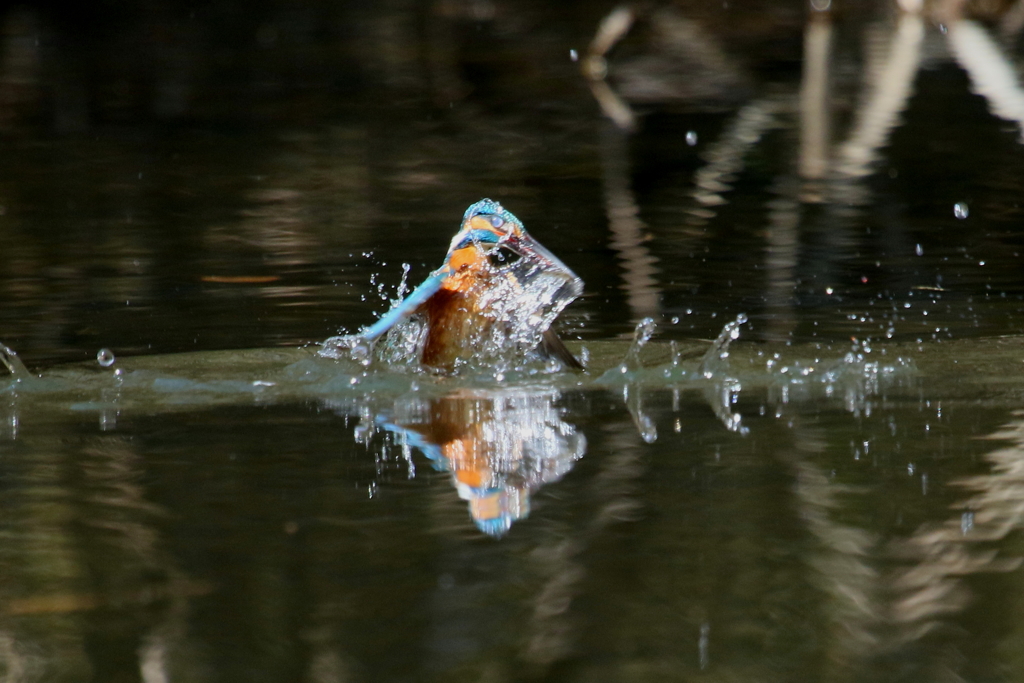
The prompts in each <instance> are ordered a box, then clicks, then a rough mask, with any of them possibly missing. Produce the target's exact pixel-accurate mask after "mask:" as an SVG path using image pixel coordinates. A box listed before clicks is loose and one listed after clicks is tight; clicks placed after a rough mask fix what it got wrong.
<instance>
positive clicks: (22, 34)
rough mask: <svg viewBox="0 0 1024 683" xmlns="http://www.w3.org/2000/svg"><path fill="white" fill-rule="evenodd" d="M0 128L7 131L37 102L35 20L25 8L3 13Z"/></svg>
mask: <svg viewBox="0 0 1024 683" xmlns="http://www.w3.org/2000/svg"><path fill="white" fill-rule="evenodd" d="M0 41H2V44H0V128H9V127H11V126H12V125H13V124H14V123H15V122H16V120H17V117H18V114H19V113H22V110H23V109H29V108H31V107H32V105H34V104H36V102H37V101H38V99H39V76H40V71H41V59H40V57H41V52H42V50H41V48H40V46H39V18H38V16H37V14H36V12H35V11H34V10H31V9H29V8H28V7H21V8H17V7H16V8H14V9H12V10H9V11H8V12H7V18H6V21H4V22H3V26H2V28H0Z"/></svg>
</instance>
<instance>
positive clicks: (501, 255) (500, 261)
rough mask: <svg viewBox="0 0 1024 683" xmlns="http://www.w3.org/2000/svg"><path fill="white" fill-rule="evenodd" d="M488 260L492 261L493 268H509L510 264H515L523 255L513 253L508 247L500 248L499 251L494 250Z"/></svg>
mask: <svg viewBox="0 0 1024 683" xmlns="http://www.w3.org/2000/svg"><path fill="white" fill-rule="evenodd" d="M487 258H489V259H490V260H491V265H492V266H494V267H495V268H500V267H502V266H507V265H508V264H510V263H515V262H516V261H518V260H519V259H520V258H522V254H519V253H517V252H515V251H512V250H511V249H509V248H508V247H498V248H497V249H494V250H492V251H491V253H489V254H488V255H487Z"/></svg>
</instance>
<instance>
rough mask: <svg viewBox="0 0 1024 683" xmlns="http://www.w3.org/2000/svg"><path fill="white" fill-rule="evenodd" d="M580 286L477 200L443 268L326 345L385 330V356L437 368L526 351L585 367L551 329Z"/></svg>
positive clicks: (514, 224)
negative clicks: (374, 317)
mask: <svg viewBox="0 0 1024 683" xmlns="http://www.w3.org/2000/svg"><path fill="white" fill-rule="evenodd" d="M582 292H583V281H582V280H580V278H579V277H578V276H577V275H576V274H575V273H573V272H572V271H571V270H570V269H569V268H568V266H566V265H565V264H564V263H562V262H561V261H560V260H559V259H558V258H557V257H556V256H555V255H554V254H552V253H551V252H550V251H548V250H547V249H545V248H544V247H543V246H542V245H541V244H540V243H539V242H537V241H536V240H535V239H533V238H532V237H531V236H530V235H529V234H528V233H527V232H526V229H525V228H524V227H523V223H522V221H520V220H519V219H518V218H516V217H515V216H514V215H513V214H512V213H511V212H510V211H508V210H507V209H505V208H504V207H502V206H501V204H499V203H498V202H496V201H493V200H491V199H482V200H480V201H478V202H476V203H475V204H473V205H472V206H470V207H469V208H468V209H467V210H466V213H465V214H464V215H463V217H462V225H461V227H460V229H459V231H458V233H457V234H456V235H455V237H454V238H452V241H451V244H450V246H449V248H448V253H447V255H446V256H445V259H444V263H443V264H442V265H441V267H440V268H438V269H437V270H435V271H434V272H432V273H431V274H430V276H429V277H427V279H426V280H425V281H424V282H423V283H422V284H421V285H420V286H419V287H417V288H416V289H414V290H413V291H412V292H411V293H410V294H409V295H408V296H407V297H405V299H403V300H402V301H401V302H399V303H398V304H396V305H395V306H394V307H393V308H392V309H391V310H390V311H388V312H387V313H386V314H385V315H384V316H382V317H381V318H380V319H379V320H378V321H377V322H376V323H374V324H373V325H370V326H369V327H367V328H365V329H364V330H362V331H361V332H360V333H358V334H357V335H354V336H351V337H342V338H337V337H335V338H332V339H329V340H328V341H327V342H326V343H325V351H327V350H328V346H329V345H330V344H332V343H333V344H334V345H335V346H339V347H340V346H348V347H349V348H356V347H357V346H359V345H361V346H362V348H364V349H365V348H372V346H373V344H374V343H376V342H377V340H379V339H381V338H382V337H385V335H387V336H388V339H387V340H386V341H385V346H386V347H388V346H390V352H388V351H385V357H388V358H390V359H391V360H393V361H396V362H401V361H402V360H407V358H403V355H405V356H408V355H414V356H416V360H418V361H419V362H420V363H422V364H423V365H425V366H428V367H432V368H435V369H438V370H441V371H452V370H455V369H457V368H459V367H461V366H462V365H465V364H467V363H480V362H484V363H486V362H489V361H491V360H494V359H500V358H505V359H507V358H509V357H510V356H516V355H522V354H531V353H534V354H536V355H538V356H540V357H541V358H545V359H556V360H557V361H558V362H560V363H561V364H562V366H563V367H565V368H569V369H573V370H582V369H583V366H582V364H581V363H580V362H579V360H577V359H576V357H575V356H574V355H573V354H572V353H571V352H570V351H569V350H568V349H567V348H566V347H565V344H564V343H563V342H562V340H561V339H559V338H558V335H557V334H555V332H554V330H552V329H551V324H552V323H553V322H554V320H555V318H556V317H557V316H558V314H559V313H561V312H562V309H564V308H565V307H566V306H567V305H569V303H571V302H572V301H573V300H574V299H576V298H578V297H579V296H580V295H581V294H582ZM389 333H390V334H389ZM396 349H397V350H398V351H397V352H396V351H395V350H396ZM327 355H331V354H330V353H328V354H327Z"/></svg>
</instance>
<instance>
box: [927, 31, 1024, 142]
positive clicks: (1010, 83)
mask: <svg viewBox="0 0 1024 683" xmlns="http://www.w3.org/2000/svg"><path fill="white" fill-rule="evenodd" d="M946 39H947V40H948V41H949V47H950V50H951V52H952V53H953V57H954V58H955V59H956V61H957V63H958V64H959V65H960V66H961V67H963V69H964V71H966V72H967V74H968V75H969V76H970V78H971V84H972V85H973V86H974V91H975V92H976V93H978V94H979V95H981V96H982V97H984V98H985V99H986V100H988V106H989V108H990V109H991V110H992V113H993V114H995V115H996V116H998V117H1000V118H1003V119H1006V120H1008V121H1014V122H1016V124H1017V126H1018V127H1019V128H1020V129H1021V141H1024V90H1022V89H1021V86H1020V83H1019V81H1018V78H1017V74H1016V72H1015V71H1014V68H1013V66H1012V64H1011V63H1010V61H1009V59H1007V57H1006V55H1005V54H1003V51H1002V50H1001V49H1000V48H999V46H998V45H997V44H996V42H995V41H994V40H993V39H992V37H991V36H990V35H989V34H988V32H987V31H986V30H985V29H983V28H982V27H981V26H979V25H978V24H976V23H975V22H973V21H969V20H966V19H965V20H961V21H954V22H952V23H950V25H949V27H948V29H947V31H946Z"/></svg>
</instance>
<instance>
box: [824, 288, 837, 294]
mask: <svg viewBox="0 0 1024 683" xmlns="http://www.w3.org/2000/svg"><path fill="white" fill-rule="evenodd" d="M834 291H835V290H834V289H832V288H831V287H826V288H825V293H826V294H828V295H829V296H832V292H834Z"/></svg>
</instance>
